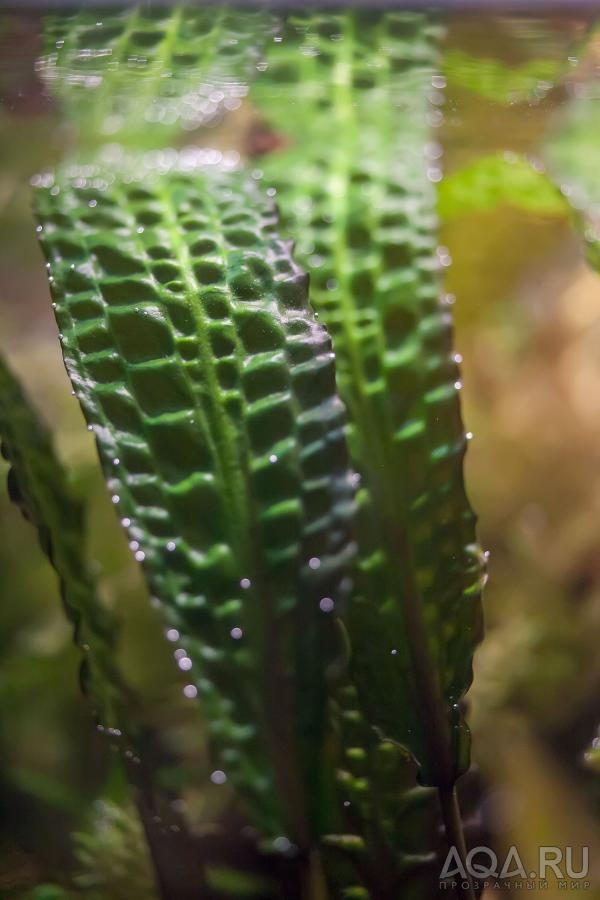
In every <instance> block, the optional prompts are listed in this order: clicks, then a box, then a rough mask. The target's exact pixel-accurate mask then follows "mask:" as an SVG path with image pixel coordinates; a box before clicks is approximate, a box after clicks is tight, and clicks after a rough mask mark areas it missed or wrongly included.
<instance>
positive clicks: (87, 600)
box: [0, 358, 125, 728]
mask: <svg viewBox="0 0 600 900" xmlns="http://www.w3.org/2000/svg"><path fill="white" fill-rule="evenodd" d="M0 439H1V441H2V455H3V456H4V457H5V459H7V460H8V462H9V463H10V469H9V475H8V489H9V493H10V496H11V499H12V500H13V501H14V502H15V503H16V504H18V506H19V507H20V508H21V511H22V513H23V515H24V516H25V518H26V519H28V520H29V521H30V522H31V523H32V525H34V526H35V527H36V528H37V531H38V534H39V539H40V544H41V546H42V549H43V551H44V553H45V554H46V555H47V556H48V558H49V560H50V562H51V563H52V565H53V566H54V568H55V570H56V573H57V575H58V577H59V579H60V588H61V594H62V599H63V602H64V606H65V610H66V612H67V615H68V616H69V618H70V620H71V621H72V622H73V624H74V626H75V640H76V642H77V644H78V646H79V647H80V648H81V650H82V651H83V652H84V654H85V656H86V661H85V663H84V665H83V666H82V684H83V687H84V689H85V691H86V693H87V694H88V696H89V697H90V699H91V700H92V702H93V703H94V707H95V712H96V714H97V715H98V717H101V718H102V721H103V722H105V723H106V724H107V725H108V727H113V728H114V727H115V726H116V725H117V724H120V715H119V713H120V711H121V710H122V706H123V703H124V700H125V697H124V696H123V694H122V692H123V687H122V685H121V682H120V679H119V676H118V673H117V671H116V670H115V668H114V662H113V659H114V652H115V650H114V624H113V622H112V620H111V617H110V615H109V613H108V611H107V610H106V609H105V608H104V607H103V606H102V604H101V603H100V601H99V599H98V597H97V595H96V586H95V584H94V580H93V578H92V576H91V575H90V572H89V569H88V562H87V558H86V552H85V516H84V507H83V504H82V502H81V500H80V499H79V497H77V496H76V494H75V493H74V491H73V489H72V487H71V485H70V484H69V481H68V479H67V476H66V473H65V472H64V470H63V468H62V466H61V464H60V462H59V460H58V458H57V456H56V454H55V452H54V448H53V446H52V441H51V438H50V435H49V433H48V430H47V429H46V426H45V425H44V424H43V422H42V421H41V419H40V417H39V415H38V413H37V412H36V411H35V410H34V408H33V406H32V405H31V404H30V402H29V400H28V399H27V398H26V396H25V395H24V393H23V391H22V389H21V387H20V385H19V383H18V382H17V380H16V379H15V377H14V376H13V374H12V373H11V372H10V370H9V369H8V367H7V366H6V364H5V363H4V361H3V360H2V359H1V358H0Z"/></svg>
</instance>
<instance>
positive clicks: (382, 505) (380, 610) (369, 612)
mask: <svg viewBox="0 0 600 900" xmlns="http://www.w3.org/2000/svg"><path fill="white" fill-rule="evenodd" d="M436 34H437V31H436V29H435V27H434V26H432V25H431V24H430V22H429V20H428V19H427V18H426V17H425V16H422V15H419V14H409V13H404V14H385V15H381V16H379V15H376V14H370V13H361V12H357V13H348V14H344V15H331V16H326V17H325V16H320V15H310V14H308V15H306V16H292V17H291V18H290V19H289V20H288V22H287V24H286V27H285V29H284V31H283V33H282V35H281V40H280V41H278V42H276V43H274V44H273V47H272V48H271V50H270V51H269V54H268V59H267V61H268V70H267V73H266V74H268V80H265V78H264V77H263V79H262V80H261V81H260V82H258V83H257V85H256V86H255V96H256V97H257V98H258V99H259V100H260V101H261V102H262V111H263V114H264V115H265V116H266V118H267V120H268V121H269V122H270V123H271V125H272V126H275V127H276V128H278V129H280V130H281V131H282V132H283V133H284V134H288V135H289V138H288V140H289V143H290V146H289V148H288V149H287V150H286V151H285V152H279V153H277V154H273V155H272V156H267V157H264V158H263V159H261V168H262V169H263V170H264V172H265V179H266V180H267V181H268V182H269V183H271V184H273V185H274V186H275V187H276V189H277V198H278V202H279V204H280V207H281V209H282V216H283V223H284V227H285V228H286V229H287V231H289V232H290V233H291V234H292V235H293V236H294V238H295V239H296V240H297V253H298V257H299V259H300V260H301V261H302V262H303V263H304V264H305V265H306V266H308V267H310V269H311V284H312V287H313V290H312V294H311V297H312V299H313V302H314V304H315V306H316V308H317V310H318V311H319V313H320V314H321V315H322V316H323V320H324V322H325V324H326V325H327V327H328V329H329V330H330V332H331V335H332V338H333V341H334V346H335V350H336V356H337V360H338V363H337V370H338V383H339V387H340V392H341V394H342V397H343V398H344V400H345V403H346V405H347V408H348V411H349V419H350V425H349V443H350V448H351V454H352V459H353V463H354V466H355V467H356V468H357V470H358V472H359V473H360V475H361V476H362V488H361V490H360V492H359V504H360V516H359V545H360V560H359V573H358V580H357V590H356V594H355V596H354V598H353V602H352V604H351V606H350V611H349V615H348V628H349V631H350V639H351V644H352V661H353V671H354V676H355V678H356V683H357V685H358V688H359V694H360V698H361V702H362V704H363V706H364V709H365V710H366V711H367V715H368V718H369V719H370V721H371V722H372V723H373V724H374V725H376V726H377V728H378V729H379V730H380V732H381V734H382V735H383V736H385V737H387V738H391V739H393V740H395V741H397V742H399V743H400V744H403V745H404V746H406V747H407V748H409V749H410V751H411V752H412V753H413V754H414V757H415V758H416V759H417V761H418V763H419V765H420V777H421V779H422V781H423V782H425V783H429V784H434V785H438V786H440V787H442V788H444V790H446V789H448V788H449V787H450V786H451V785H452V784H453V782H454V780H455V778H456V777H457V775H459V774H460V773H461V772H462V771H464V769H465V767H466V765H467V757H468V742H467V733H466V729H465V726H464V724H463V723H462V719H461V715H460V711H459V706H458V704H459V701H460V699H461V697H462V696H463V694H464V693H465V691H466V689H467V688H468V686H469V684H470V681H471V665H472V655H473V650H474V648H475V646H476V644H477V642H478V641H479V640H480V637H481V606H480V588H481V577H482V560H481V554H480V552H479V550H478V548H477V544H476V541H475V533H474V524H475V520H474V516H473V513H472V511H471V508H470V506H469V504H468V501H467V498H466V495H465V489H464V484H463V471H462V468H463V456H464V451H465V446H466V438H465V434H464V431H463V426H462V423H461V418H460V406H459V391H460V388H461V381H460V374H459V370H458V366H457V358H456V357H455V355H454V354H453V350H452V334H451V328H452V320H451V315H450V311H449V308H448V306H447V305H446V304H445V303H444V302H443V301H440V288H439V278H438V269H439V268H440V264H441V266H444V265H446V264H447V262H448V261H449V260H448V254H447V251H445V249H444V248H438V247H437V244H436V236H435V230H436V216H435V193H434V190H433V185H432V182H435V181H437V180H439V178H440V177H441V173H440V169H439V162H438V159H439V155H440V152H441V151H440V149H439V147H438V146H437V145H436V144H435V143H434V142H432V141H431V137H430V126H431V125H432V124H433V125H434V124H435V122H436V114H437V108H436V104H437V103H438V102H439V99H440V97H439V93H438V92H437V88H436V86H437V85H438V84H439V83H441V82H440V81H439V77H438V76H437V75H436V68H435V60H436V53H435V39H436ZM430 99H431V100H433V105H431V104H430V102H429V100H430ZM291 112H293V115H292V114H291ZM424 154H425V158H426V159H425V161H424V159H423V156H424ZM426 170H427V171H426Z"/></svg>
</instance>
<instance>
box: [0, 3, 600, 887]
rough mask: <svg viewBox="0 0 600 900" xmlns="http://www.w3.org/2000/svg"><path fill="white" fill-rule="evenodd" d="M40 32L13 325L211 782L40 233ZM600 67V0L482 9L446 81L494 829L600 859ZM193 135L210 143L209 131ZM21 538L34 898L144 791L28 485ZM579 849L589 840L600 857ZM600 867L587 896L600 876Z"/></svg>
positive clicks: (183, 749) (18, 190) (13, 180)
mask: <svg viewBox="0 0 600 900" xmlns="http://www.w3.org/2000/svg"><path fill="white" fill-rule="evenodd" d="M565 6H567V4H565ZM39 34H40V23H39V21H38V20H37V19H36V17H35V16H32V15H30V16H22V15H16V14H14V15H10V14H8V13H5V14H1V15H0V297H1V300H0V347H1V349H2V352H3V353H5V354H6V355H7V357H8V358H9V360H10V362H11V364H12V365H13V368H14V369H15V371H16V372H17V373H18V375H19V376H20V377H21V378H22V380H23V382H24V383H25V385H26V386H27V389H28V391H29V393H30V396H31V397H32V398H33V400H34V401H35V404H36V406H37V407H38V408H39V409H40V411H41V412H42V413H43V416H44V418H45V419H46V421H47V423H48V424H49V425H50V427H51V428H52V431H53V433H54V436H55V440H56V444H57V447H58V450H59V453H60V456H61V458H62V459H63V461H64V462H65V464H66V465H67V467H68V468H69V470H70V472H71V473H72V475H73V478H74V480H75V482H76V483H77V485H78V487H79V489H80V490H81V491H82V493H83V494H84V495H85V496H86V497H88V498H89V501H90V504H91V511H92V514H91V517H90V525H91V529H90V544H91V549H92V553H93V557H94V559H96V560H97V567H98V573H99V577H100V584H101V590H102V595H103V599H104V600H105V602H106V603H108V604H110V605H111V606H112V607H113V608H114V609H115V610H116V611H117V614H118V616H119V618H120V619H121V620H122V623H123V634H122V637H121V657H122V658H121V663H122V665H123V669H124V671H125V673H126V675H127V677H128V679H129V680H130V681H131V683H132V684H133V685H135V687H136V688H137V689H138V691H139V694H140V696H141V697H142V698H143V704H144V708H145V711H146V716H147V717H148V718H149V719H151V720H152V721H153V722H155V723H156V724H157V725H160V728H161V730H162V731H163V732H164V734H165V735H166V742H167V745H168V746H169V745H170V746H172V748H173V752H174V753H176V754H177V755H179V756H182V757H183V759H184V767H183V769H182V770H181V771H180V772H179V777H181V778H182V779H183V780H185V774H186V773H185V766H186V765H189V769H190V771H191V770H192V769H193V766H194V753H195V752H196V751H194V749H193V748H194V746H195V742H194V740H193V735H194V732H195V729H197V728H198V727H199V726H198V723H197V722H196V720H195V716H194V712H193V710H192V709H191V708H190V705H189V704H186V703H185V701H184V699H183V698H182V694H181V683H180V682H179V680H178V674H177V671H176V666H175V664H174V663H173V661H172V658H171V654H170V653H169V652H168V651H167V649H166V648H165V646H164V641H163V639H162V628H163V626H162V623H161V621H160V616H159V613H158V612H157V611H156V610H155V609H153V608H151V606H150V604H149V603H148V600H147V597H146V595H145V591H144V588H143V585H142V583H141V579H140V576H139V573H138V572H137V570H136V568H135V565H134V563H133V562H132V559H131V554H130V553H129V552H128V549H127V546H126V541H125V538H124V537H123V535H122V533H121V530H120V528H119V527H118V524H117V520H116V518H115V515H114V511H113V509H112V506H111V504H110V502H109V500H108V497H107V495H106V491H105V489H104V486H103V483H102V480H101V477H100V472H99V469H98V465H97V462H96V457H95V448H94V445H93V441H92V439H91V437H90V435H89V434H88V432H87V431H86V429H85V426H84V423H83V419H82V416H81V413H80V410H79V406H78V404H77V403H76V402H74V400H73V398H72V397H71V391H70V385H69V383H68V380H67V377H66V375H65V372H64V370H63V366H62V361H61V355H60V349H59V344H58V341H57V330H56V326H55V324H54V320H53V316H52V310H51V307H50V300H49V294H48V287H47V283H46V278H45V273H44V267H43V263H42V257H41V253H40V251H39V249H38V247H37V244H36V240H35V229H34V223H33V220H32V214H31V209H30V195H29V179H30V178H31V176H32V175H34V174H35V173H36V172H38V171H41V170H46V169H48V168H51V167H52V166H53V165H54V164H55V163H56V162H57V161H58V160H59V159H60V158H61V157H62V156H63V155H64V154H65V152H66V150H67V148H68V147H69V146H70V141H71V134H70V132H69V126H68V124H67V123H66V121H65V120H64V118H63V116H62V115H61V109H60V108H59V107H58V105H57V104H55V103H53V102H52V100H51V99H49V97H48V96H47V94H46V93H45V92H44V89H43V87H42V84H41V82H40V80H39V77H38V74H37V73H36V71H35V67H34V62H35V59H36V57H37V55H38V54H39V52H40V37H39ZM599 66H600V35H595V33H594V27H593V23H591V22H590V21H588V20H585V19H583V18H577V17H573V16H569V15H562V16H556V17H553V18H549V19H530V18H518V19H511V18H506V17H505V18H502V17H494V18H492V17H490V16H485V17H483V16H457V17H455V18H454V19H452V20H451V21H450V22H449V23H448V33H447V37H446V42H445V59H444V75H445V77H446V80H447V88H446V103H445V106H444V108H443V111H442V112H441V113H440V115H439V117H437V118H436V121H435V123H433V125H434V130H435V141H436V142H438V143H439V144H440V145H441V146H442V147H443V150H444V171H445V178H444V180H443V181H442V182H441V184H440V186H439V187H440V194H439V196H440V218H441V238H440V240H441V244H442V245H443V246H444V247H445V248H447V254H446V256H445V260H446V262H448V263H450V260H451V265H448V267H447V272H446V287H447V290H448V292H449V293H450V294H452V295H454V297H455V298H456V299H455V302H454V315H455V323H456V349H457V351H458V352H459V353H460V354H461V355H462V357H463V382H464V391H463V394H464V397H463V399H464V407H463V412H464V419H465V424H466V428H467V431H468V432H471V433H472V435H473V437H472V440H471V443H470V448H469V452H468V455H467V485H468V489H469V494H470V497H471V500H472V503H473V505H474V507H475V509H476V511H477V513H478V516H479V536H480V541H481V543H482V545H483V547H484V548H485V549H486V550H488V551H489V553H490V558H489V582H488V584H487V588H486V593H485V598H484V604H485V614H486V622H487V636H486V639H485V642H484V644H483V645H482V647H481V648H480V649H479V651H478V653H477V657H476V677H475V684H474V687H473V689H472V691H471V693H470V695H469V700H470V722H471V726H472V729H473V734H474V759H475V762H476V764H477V766H478V767H479V769H480V770H481V772H482V775H483V777H484V780H485V783H486V785H487V787H486V794H485V799H484V810H483V812H484V816H485V821H486V826H487V828H488V829H489V831H490V833H491V835H492V840H493V845H494V847H495V848H496V850H497V852H498V854H499V855H500V856H501V858H503V854H504V853H505V851H506V849H507V848H508V847H510V845H511V844H515V845H516V846H517V847H518V848H519V852H520V854H521V856H522V858H523V861H524V863H525V866H526V867H527V868H529V867H530V866H531V867H535V866H536V865H537V854H538V846H539V845H540V844H547V845H553V846H561V847H566V846H568V845H572V846H573V847H574V848H581V846H582V845H587V846H589V847H590V860H591V864H592V866H593V867H595V872H596V877H597V878H598V866H599V865H600V831H599V825H598V812H599V809H600V774H599V773H600V766H599V763H598V745H594V743H593V742H594V738H595V737H596V729H597V727H598V725H599V724H600V703H599V702H598V696H599V692H598V688H599V685H600V653H599V652H598V647H599V644H600V640H599V638H600V276H599V275H598V274H596V273H595V272H594V271H593V269H592V268H591V267H590V265H589V264H588V262H586V259H585V258H584V249H583V241H582V234H581V231H582V229H585V237H586V239H587V242H588V245H593V244H594V241H595V239H596V234H595V230H594V228H595V224H596V222H597V221H600V219H598V217H597V213H596V210H595V208H594V202H595V199H600V168H599V167H598V158H599V156H600V113H599V112H598V107H599V106H600V77H599V75H598V72H599ZM257 127H258V131H257ZM257 133H258V134H260V128H259V126H257V122H256V116H255V113H254V111H253V109H252V105H251V103H250V102H249V101H246V102H244V103H243V104H242V105H241V106H240V108H239V109H237V110H236V111H235V112H234V113H232V114H231V115H230V116H229V117H228V119H227V122H226V123H222V124H216V125H215V126H214V127H213V128H212V129H211V132H210V134H209V136H208V143H210V145H211V146H216V147H221V148H222V149H225V148H229V147H235V148H238V149H240V151H241V153H242V156H244V154H245V153H249V152H250V151H251V150H252V148H253V145H255V144H256V140H257ZM181 143H182V144H183V143H186V144H193V143H198V144H202V145H205V144H206V143H207V136H206V132H203V133H198V134H196V133H195V132H193V131H190V132H187V133H186V134H185V137H184V139H182V141H181ZM544 166H547V167H549V169H550V171H551V172H552V173H553V174H556V175H557V176H558V180H559V183H563V184H564V188H565V190H564V191H563V194H561V193H560V192H559V191H557V190H555V189H554V188H553V187H552V186H551V185H550V182H549V181H548V179H547V178H546V175H545V172H544ZM563 173H564V174H563ZM595 173H597V174H595ZM579 176H581V178H580V180H579V183H578V177H579ZM594 178H596V179H597V184H596V185H595V184H594ZM569 179H572V181H573V184H574V185H575V188H574V189H573V190H575V189H577V190H579V194H577V197H578V203H577V205H578V206H580V207H581V206H582V204H583V201H582V200H581V198H582V197H584V198H585V197H588V199H589V204H586V208H585V211H584V212H585V215H584V217H583V218H584V219H585V223H584V224H583V225H582V224H581V218H582V217H581V216H580V217H579V220H578V221H579V226H580V227H579V229H578V228H577V227H576V226H575V223H574V218H573V215H572V213H571V211H570V209H569V205H568V204H567V203H566V202H565V198H564V193H565V192H567V191H568V190H571V188H570V187H567V184H568V183H570V182H569ZM594 190H596V198H594ZM5 476H6V466H5V465H4V463H2V464H0V478H1V479H2V481H4V479H5ZM0 534H1V540H0V572H1V578H0V591H1V598H0V773H1V774H0V897H7V898H8V897H18V896H20V895H21V893H22V892H25V891H26V890H28V889H29V888H30V887H32V886H34V885H36V884H40V883H43V882H51V881H53V880H55V879H59V878H60V877H61V875H62V874H64V872H65V871H70V870H73V869H77V867H78V866H79V867H80V868H82V863H81V860H82V858H83V859H85V853H86V844H85V839H81V841H80V843H79V845H76V846H77V852H76V853H75V854H74V844H73V840H72V833H73V832H78V831H85V830H86V829H90V827H93V828H94V829H95V831H96V834H97V835H100V837H101V839H99V840H97V841H96V843H95V844H94V846H93V848H92V850H90V848H89V847H88V848H87V851H89V852H93V853H94V854H96V858H97V859H98V858H100V859H101V858H102V853H106V859H110V863H109V864H110V866H112V867H113V868H115V867H117V868H118V865H119V858H118V852H117V851H116V850H115V848H116V847H122V846H124V845H125V846H126V844H127V841H128V840H131V841H132V842H133V844H134V845H135V843H136V841H138V839H139V835H138V833H137V831H136V829H137V827H138V826H137V825H136V823H135V819H134V817H133V816H132V817H131V818H130V819H129V818H127V816H126V815H125V814H123V815H122V817H121V818H119V814H118V813H117V812H116V811H115V809H114V808H112V807H110V806H107V805H106V803H105V802H103V803H99V802H98V798H100V797H103V798H106V797H107V796H108V797H111V796H112V797H114V798H115V799H118V798H119V797H120V796H122V790H123V787H122V785H121V784H119V783H118V781H117V782H115V778H114V770H113V767H111V765H110V760H111V755H112V754H114V753H115V752H119V750H118V749H116V750H115V749H114V748H111V745H110V741H107V739H106V737H105V736H104V735H102V734H100V733H98V731H97V730H96V727H95V724H94V722H93V721H92V720H91V718H90V715H89V710H88V708H87V706H86V704H85V702H84V700H83V699H82V697H81V694H80V692H79V686H78V675H77V671H78V665H79V654H78V652H77V651H76V649H75V648H74V647H73V645H72V631H71V627H70V626H69V624H68V623H67V621H66V619H65V616H64V614H63V610H62V607H61V603H60V599H59V594H58V589H57V584H56V580H55V577H54V573H53V572H52V570H51V569H50V567H49V565H48V563H47V561H46V559H45V557H44V556H43V555H42V553H41V551H40V549H39V547H38V544H37V538H36V534H35V532H34V530H33V529H32V528H31V527H30V526H29V525H28V524H27V523H26V522H24V521H23V520H22V519H21V517H20V514H19V513H18V511H17V510H16V509H15V507H13V506H12V505H10V503H9V501H8V499H7V497H6V495H5V493H4V492H2V493H1V494H0ZM90 823H94V824H93V826H92V825H91V824H90ZM125 855H126V854H125ZM579 859H580V851H579V850H577V849H576V851H575V853H574V865H575V866H577V863H578V861H579ZM144 866H145V861H144V860H143V859H141V860H140V875H139V877H140V879H142V882H143V879H144V877H145V876H144ZM117 876H118V873H117V875H115V878H114V879H113V888H112V889H111V890H112V892H111V893H110V894H106V895H101V896H107V897H108V896H110V897H114V898H116V900H118V898H119V897H120V896H121V894H120V893H119V890H120V888H119V887H118V885H119V884H120V882H119V877H121V880H122V882H123V884H124V885H125V887H124V888H123V891H124V893H123V894H122V896H123V898H125V897H127V898H130V897H136V896H137V894H136V895H133V894H131V893H127V890H128V889H127V887H126V885H127V883H128V879H131V877H132V876H131V872H130V871H129V872H127V871H123V872H121V874H120V876H118V877H117ZM129 883H131V881H129ZM598 884H600V878H599V880H598V882H597V884H596V888H593V887H592V888H590V889H589V890H588V892H587V894H586V896H588V897H590V898H591V897H592V896H594V897H600V887H599V886H598ZM92 887H93V886H92ZM48 890H49V889H48ZM150 890H151V889H150V888H148V892H150ZM534 893H536V892H535V891H534ZM566 893H568V891H567V892H566ZM555 894H556V895H559V896H564V894H565V891H560V894H559V892H558V888H557V886H556V885H555V884H553V883H552V882H551V883H550V885H549V890H546V891H544V896H545V897H548V896H550V895H555ZM150 895H151V894H150V893H148V894H147V895H144V896H150ZM43 896H44V897H47V898H51V896H52V895H51V893H46V894H44V895H43ZM98 896H100V895H98ZM139 896H140V897H141V896H142V894H140V895H139ZM39 897H40V898H42V894H41V893H40V894H39Z"/></svg>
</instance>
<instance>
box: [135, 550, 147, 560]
mask: <svg viewBox="0 0 600 900" xmlns="http://www.w3.org/2000/svg"><path fill="white" fill-rule="evenodd" d="M135 559H136V562H144V560H145V559H146V554H145V553H144V551H143V550H138V551H137V553H136V554H135Z"/></svg>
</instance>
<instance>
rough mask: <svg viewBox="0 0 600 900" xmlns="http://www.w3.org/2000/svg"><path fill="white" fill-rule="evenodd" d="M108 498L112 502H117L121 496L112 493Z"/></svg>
mask: <svg viewBox="0 0 600 900" xmlns="http://www.w3.org/2000/svg"><path fill="white" fill-rule="evenodd" d="M110 499H111V500H112V502H113V503H118V502H119V501H120V499H121V498H120V497H119V495H118V494H113V495H112V497H111V498H110Z"/></svg>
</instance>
